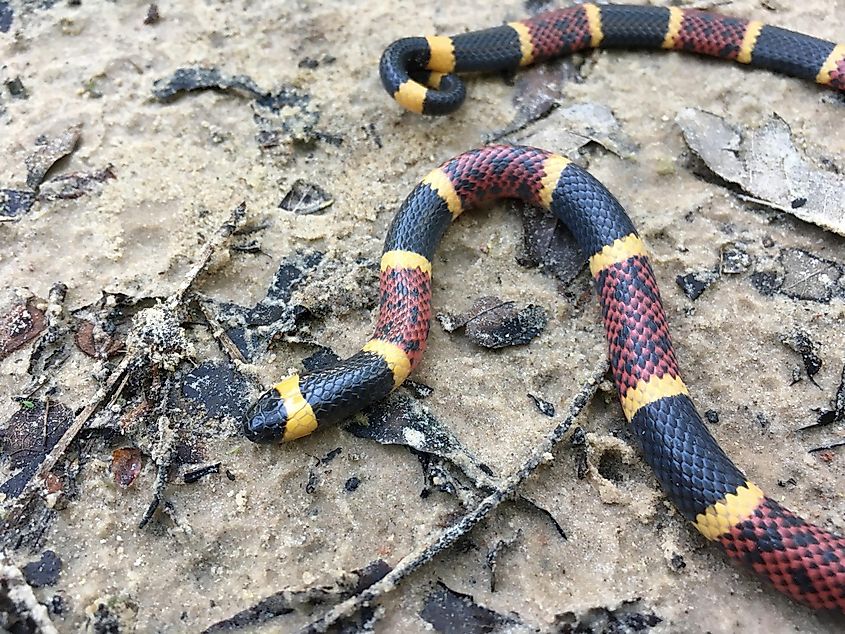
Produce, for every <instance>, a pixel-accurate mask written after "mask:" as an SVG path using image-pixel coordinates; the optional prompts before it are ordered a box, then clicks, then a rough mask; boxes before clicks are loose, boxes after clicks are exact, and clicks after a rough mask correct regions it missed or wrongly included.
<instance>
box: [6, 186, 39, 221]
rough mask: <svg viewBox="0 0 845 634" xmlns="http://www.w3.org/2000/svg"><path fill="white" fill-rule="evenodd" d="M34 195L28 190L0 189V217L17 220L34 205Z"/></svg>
mask: <svg viewBox="0 0 845 634" xmlns="http://www.w3.org/2000/svg"><path fill="white" fill-rule="evenodd" d="M35 199H36V194H35V192H34V191H31V190H29V189H0V217H4V218H17V217H18V216H22V215H24V214H25V213H26V212H28V211H29V210H30V209H32V206H33V205H34V204H35Z"/></svg>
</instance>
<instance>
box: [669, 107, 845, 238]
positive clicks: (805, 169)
mask: <svg viewBox="0 0 845 634" xmlns="http://www.w3.org/2000/svg"><path fill="white" fill-rule="evenodd" d="M676 121H677V123H678V125H679V126H680V128H681V131H682V132H683V135H684V140H685V141H686V143H687V145H689V147H690V149H691V150H692V151H693V152H694V153H695V154H696V155H697V156H698V157H699V158H701V160H702V161H704V163H705V165H706V166H707V167H708V168H709V169H710V170H711V171H713V172H714V173H715V174H716V175H717V176H719V177H720V178H722V179H724V180H726V181H728V182H729V183H733V184H735V185H738V186H739V187H740V188H741V189H742V190H743V191H744V192H745V193H746V194H748V195H750V196H752V197H754V198H756V199H758V201H759V202H762V203H764V204H769V205H770V206H772V207H774V208H776V209H779V210H781V211H784V212H786V213H789V214H792V215H793V216H796V217H797V218H800V219H801V220H804V221H805V222H811V223H813V224H816V225H818V226H820V227H823V228H824V229H828V230H830V231H833V232H835V233H838V234H839V235H844V236H845V196H843V195H842V192H843V191H845V176H843V175H841V174H838V173H836V172H835V171H833V170H826V169H818V168H816V167H815V166H814V165H813V164H812V163H810V161H808V160H807V158H806V157H805V156H804V155H803V154H802V153H801V152H799V151H798V149H797V148H796V147H795V144H794V143H793V142H792V135H791V130H790V129H789V125H787V123H786V122H785V121H784V120H783V119H781V118H780V117H778V116H777V115H773V116H772V117H770V118H769V119H768V120H766V121H765V122H764V123H763V124H762V125H761V126H760V127H759V128H755V129H753V130H746V129H742V128H740V127H739V126H737V125H735V124H733V123H731V122H729V121H727V120H726V119H723V118H722V117H719V116H718V115H715V114H712V113H709V112H705V111H703V110H698V109H695V108H685V109H684V110H682V111H681V112H680V113H679V114H678V116H677V118H676Z"/></svg>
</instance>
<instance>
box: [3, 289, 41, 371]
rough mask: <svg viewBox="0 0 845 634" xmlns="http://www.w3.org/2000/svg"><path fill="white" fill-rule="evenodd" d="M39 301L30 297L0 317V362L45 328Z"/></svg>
mask: <svg viewBox="0 0 845 634" xmlns="http://www.w3.org/2000/svg"><path fill="white" fill-rule="evenodd" d="M38 302H39V300H38V299H36V298H35V297H30V298H29V299H27V300H26V303H24V304H17V305H15V306H13V307H12V308H11V310H10V311H9V312H8V313H6V314H5V315H3V316H0V361H2V360H3V359H5V358H6V357H8V356H9V355H10V354H12V353H13V352H14V351H15V350H19V349H20V348H22V347H23V346H25V345H26V344H27V343H29V342H30V341H32V340H33V339H35V338H36V337H37V336H38V335H40V334H41V333H42V332H43V331H44V329H45V328H46V327H47V317H46V316H45V315H44V311H43V310H41V309H40V308H38V306H37V304H38Z"/></svg>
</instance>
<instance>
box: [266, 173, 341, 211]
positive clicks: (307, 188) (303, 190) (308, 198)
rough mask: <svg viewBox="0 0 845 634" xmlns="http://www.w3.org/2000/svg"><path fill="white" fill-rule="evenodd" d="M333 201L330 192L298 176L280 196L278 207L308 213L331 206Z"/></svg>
mask: <svg viewBox="0 0 845 634" xmlns="http://www.w3.org/2000/svg"><path fill="white" fill-rule="evenodd" d="M333 203H334V200H333V199H332V197H331V194H329V193H328V192H327V191H326V190H324V189H323V188H322V187H320V186H319V185H315V184H314V183H308V182H306V181H304V180H302V179H301V178H298V179H296V180H295V181H294V182H293V185H291V188H290V189H289V190H288V193H287V194H285V197H284V198H282V202H280V203H279V207H280V208H281V209H284V210H285V211H292V212H293V213H295V214H301V215H308V214H315V213H317V212H319V211H322V210H323V209H326V208H328V207H331V206H332V204H333Z"/></svg>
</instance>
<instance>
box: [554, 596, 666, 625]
mask: <svg viewBox="0 0 845 634" xmlns="http://www.w3.org/2000/svg"><path fill="white" fill-rule="evenodd" d="M662 622H663V619H661V618H660V617H659V616H657V615H656V614H655V613H654V611H652V610H649V609H647V608H646V607H645V606H643V605H642V600H641V599H632V600H629V601H624V602H623V603H622V605H620V606H619V607H617V608H615V609H611V608H607V607H596V608H591V609H589V610H587V611H586V612H583V613H580V614H576V613H575V612H564V613H563V614H559V615H558V616H557V617H556V618H555V631H556V632H560V633H561V634H588V633H591V632H605V633H607V634H630V633H635V632H646V631H648V630H650V629H652V628H653V627H654V626H656V625H657V624H658V623H662Z"/></svg>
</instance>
